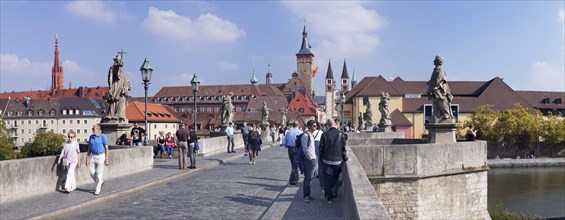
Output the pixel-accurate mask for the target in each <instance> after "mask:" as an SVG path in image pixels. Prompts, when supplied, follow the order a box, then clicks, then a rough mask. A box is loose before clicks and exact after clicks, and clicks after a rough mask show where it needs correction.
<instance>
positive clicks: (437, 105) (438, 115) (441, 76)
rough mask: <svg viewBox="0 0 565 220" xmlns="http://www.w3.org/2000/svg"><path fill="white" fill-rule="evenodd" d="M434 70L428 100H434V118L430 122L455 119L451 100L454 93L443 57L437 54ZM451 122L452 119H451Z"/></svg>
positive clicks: (429, 82) (428, 89)
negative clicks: (450, 87) (448, 79)
mask: <svg viewBox="0 0 565 220" xmlns="http://www.w3.org/2000/svg"><path fill="white" fill-rule="evenodd" d="M434 65H435V68H434V71H433V72H432V77H431V78H430V81H428V88H427V94H428V100H432V109H433V110H432V111H433V118H432V119H431V121H430V122H441V121H443V120H449V119H453V113H452V111H451V101H452V100H453V95H451V91H450V90H449V86H448V85H447V79H446V75H447V74H446V72H445V70H444V69H443V66H442V65H443V58H442V57H441V56H439V55H438V56H436V58H435V59H434ZM449 122H451V120H449Z"/></svg>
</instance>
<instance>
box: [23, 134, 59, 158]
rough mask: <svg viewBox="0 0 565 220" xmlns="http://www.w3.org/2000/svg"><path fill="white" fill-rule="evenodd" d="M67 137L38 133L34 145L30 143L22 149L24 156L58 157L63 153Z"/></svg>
mask: <svg viewBox="0 0 565 220" xmlns="http://www.w3.org/2000/svg"><path fill="white" fill-rule="evenodd" d="M64 141H65V136H64V135H62V134H56V133H53V132H51V131H49V132H43V131H42V132H38V133H37V134H36V135H35V140H34V141H33V143H28V144H26V145H25V146H24V147H23V148H22V156H24V157H39V156H49V155H56V154H58V153H60V152H61V149H62V148H63V142H64Z"/></svg>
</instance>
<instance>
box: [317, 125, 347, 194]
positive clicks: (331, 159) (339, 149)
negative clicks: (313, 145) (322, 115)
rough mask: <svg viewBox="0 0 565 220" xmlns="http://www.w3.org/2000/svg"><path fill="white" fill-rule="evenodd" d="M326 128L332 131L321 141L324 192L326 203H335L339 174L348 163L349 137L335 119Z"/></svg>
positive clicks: (326, 132)
mask: <svg viewBox="0 0 565 220" xmlns="http://www.w3.org/2000/svg"><path fill="white" fill-rule="evenodd" d="M326 126H330V129H328V130H327V131H325V132H324V133H323V134H322V137H321V139H320V160H322V167H321V168H322V170H323V171H324V172H323V175H324V181H325V185H324V192H325V197H326V201H327V202H328V203H330V204H331V203H333V199H334V198H335V197H337V189H338V180H339V174H340V173H341V167H342V165H343V162H345V161H347V151H346V148H345V143H346V141H347V135H345V134H344V133H343V132H341V131H339V130H338V129H337V125H336V123H335V121H334V120H333V119H328V121H327V122H326Z"/></svg>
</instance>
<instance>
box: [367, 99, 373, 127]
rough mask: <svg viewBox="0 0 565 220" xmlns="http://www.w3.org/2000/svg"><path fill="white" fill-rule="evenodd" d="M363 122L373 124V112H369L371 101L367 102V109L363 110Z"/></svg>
mask: <svg viewBox="0 0 565 220" xmlns="http://www.w3.org/2000/svg"><path fill="white" fill-rule="evenodd" d="M365 121H367V122H369V123H371V124H372V123H373V110H371V101H369V100H367V109H366V110H365Z"/></svg>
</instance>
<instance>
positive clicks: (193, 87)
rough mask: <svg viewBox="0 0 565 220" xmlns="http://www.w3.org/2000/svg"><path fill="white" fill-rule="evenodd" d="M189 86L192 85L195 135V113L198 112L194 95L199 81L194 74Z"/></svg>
mask: <svg viewBox="0 0 565 220" xmlns="http://www.w3.org/2000/svg"><path fill="white" fill-rule="evenodd" d="M190 85H192V92H193V93H194V111H193V113H194V133H196V131H197V129H196V112H198V110H197V109H196V93H198V87H199V86H200V80H198V76H197V75H196V73H195V74H194V76H193V77H192V80H190Z"/></svg>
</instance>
